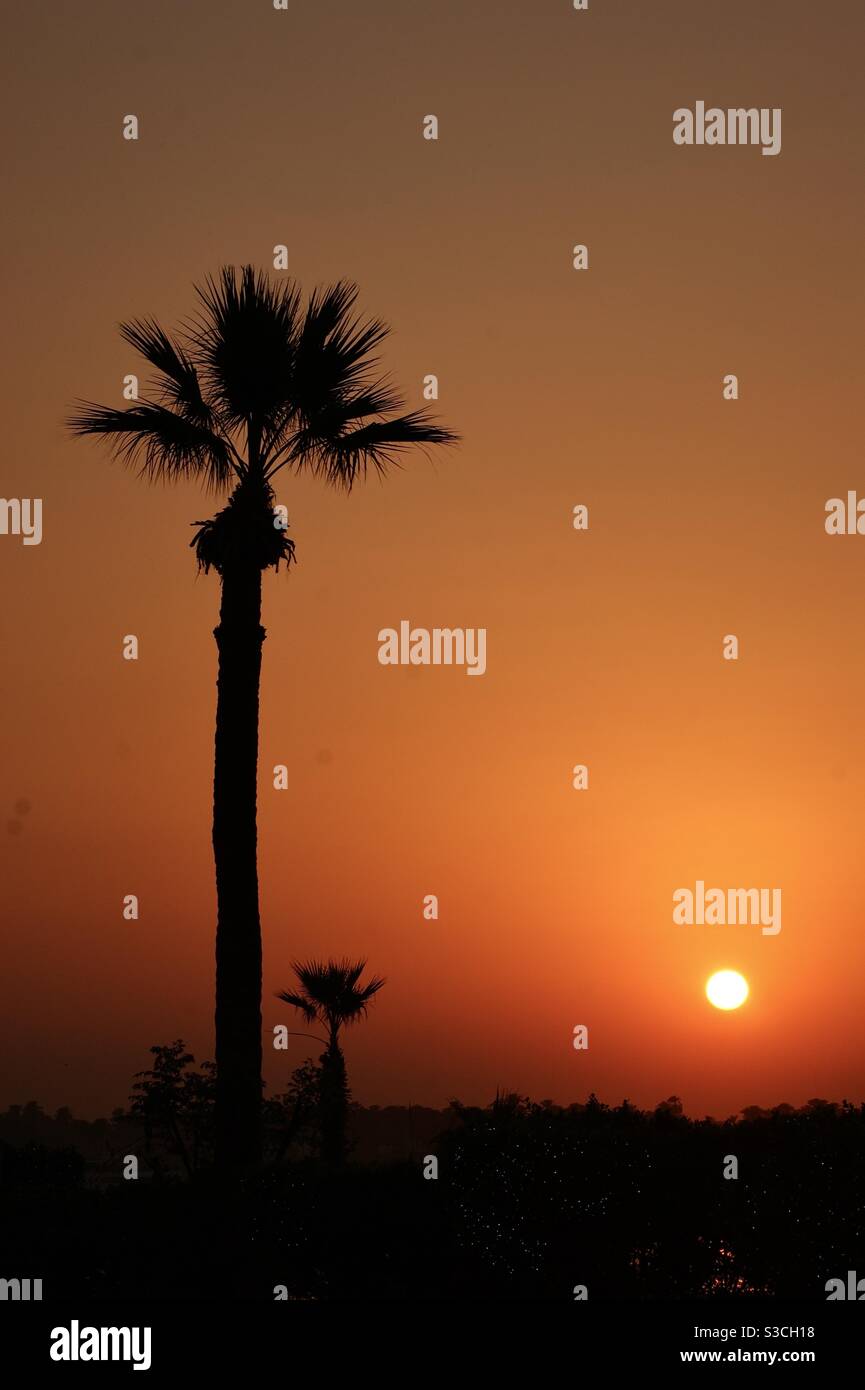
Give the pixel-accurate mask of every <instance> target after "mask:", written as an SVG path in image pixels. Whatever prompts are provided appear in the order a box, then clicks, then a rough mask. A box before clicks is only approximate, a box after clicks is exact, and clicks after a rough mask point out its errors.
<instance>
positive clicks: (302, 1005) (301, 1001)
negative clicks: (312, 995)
mask: <svg viewBox="0 0 865 1390" xmlns="http://www.w3.org/2000/svg"><path fill="white" fill-rule="evenodd" d="M276 997H277V999H281V1000H282V1002H283V1004H291V1005H292V1007H293V1008H295V1009H297V1010H298V1011H299V1012H300V1013H302V1014H303V1016H304V1018H305V1019H306V1021H307V1023H314V1022H315V1019H316V1017H317V1014H316V1010H315V1007H314V1005H313V1004H311V1003H310V1001H309V1000H308V999H305V998H304V996H303V995H301V994H292V993H291V992H290V991H289V990H287V989H282V990H279V992H278V993H277V996H276Z"/></svg>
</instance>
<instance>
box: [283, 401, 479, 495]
mask: <svg viewBox="0 0 865 1390" xmlns="http://www.w3.org/2000/svg"><path fill="white" fill-rule="evenodd" d="M458 442H459V435H457V434H455V433H454V432H453V431H452V430H448V429H445V428H444V427H443V426H441V425H437V424H436V423H435V420H434V417H432V416H431V415H429V414H428V413H427V411H425V410H414V411H412V412H411V413H410V414H408V415H400V416H398V417H397V418H396V419H391V420H372V421H369V422H368V423H367V424H363V425H360V426H358V427H357V428H356V429H349V430H344V431H342V432H340V431H338V430H337V432H335V433H332V434H329V433H324V432H321V431H317V430H315V429H314V428H307V429H305V430H299V431H298V432H297V434H296V435H295V437H294V439H293V440H292V444H291V447H290V449H289V451H288V455H287V458H286V462H287V463H288V465H289V467H292V468H294V470H295V471H297V472H301V471H308V472H310V473H312V474H313V475H314V476H315V477H321V478H323V479H324V481H325V482H327V483H330V484H331V485H332V486H333V487H339V488H344V489H345V490H346V491H347V492H350V491H351V489H352V488H353V486H354V484H355V483H356V482H357V480H358V478H364V477H366V474H367V472H368V470H369V468H370V467H373V468H374V469H375V470H376V472H378V473H380V474H383V473H385V472H386V471H387V469H388V468H389V467H399V464H400V455H401V454H402V453H403V452H404V451H405V450H406V449H409V448H414V447H417V446H418V445H420V446H421V447H424V446H426V445H430V444H438V445H441V444H456V443H458Z"/></svg>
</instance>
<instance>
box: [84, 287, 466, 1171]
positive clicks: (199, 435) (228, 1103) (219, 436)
mask: <svg viewBox="0 0 865 1390" xmlns="http://www.w3.org/2000/svg"><path fill="white" fill-rule="evenodd" d="M196 294H197V296H198V311H197V313H196V315H195V316H194V317H193V318H192V319H190V320H188V321H186V322H185V323H184V324H183V325H182V326H181V328H180V329H179V330H178V331H177V332H176V333H175V334H174V335H173V336H170V335H169V334H168V333H166V332H165V331H164V329H163V328H162V327H161V326H160V325H159V324H158V323H157V322H156V321H155V320H153V319H133V320H131V321H130V322H127V323H124V324H122V325H121V326H120V333H121V336H122V337H123V339H124V341H125V342H126V343H128V344H129V345H130V347H132V348H134V349H135V350H136V351H137V352H139V353H140V354H141V355H142V356H143V357H144V359H145V360H146V361H147V363H149V365H150V366H151V367H152V368H154V369H155V376H154V378H153V380H152V382H151V383H150V385H149V389H148V391H147V393H146V396H145V397H144V398H142V399H139V400H138V401H136V402H135V403H134V404H131V405H129V406H128V407H126V408H125V409H116V408H115V407H113V406H104V405H95V404H93V403H92V402H90V401H82V402H79V403H78V407H77V409H76V411H75V413H74V414H73V415H72V417H71V418H70V420H69V422H68V423H69V426H70V428H71V430H72V431H73V433H75V434H77V435H104V436H105V437H106V439H107V440H108V441H109V443H110V444H111V446H112V449H113V452H114V454H115V456H116V457H119V458H120V459H122V460H123V461H125V462H127V463H132V464H137V465H139V469H140V474H141V476H143V477H144V478H146V479H149V480H152V481H166V480H169V481H171V480H175V479H186V478H195V479H198V480H199V481H200V482H201V483H202V484H203V485H204V487H205V488H206V489H208V490H210V491H215V492H219V491H225V490H228V489H230V490H231V495H230V497H229V499H228V503H227V505H226V506H224V507H223V508H222V510H221V511H219V512H217V514H216V516H214V517H213V518H212V519H211V520H209V521H204V522H196V523H195V525H196V526H197V527H198V530H197V531H196V534H195V536H194V538H193V541H192V542H191V544H192V545H193V546H194V547H195V551H196V555H197V558H198V563H199V566H200V567H201V568H202V569H204V571H205V572H207V571H209V570H210V569H213V570H215V571H216V573H217V574H218V575H219V578H220V581H221V585H222V600H221V606H220V613H219V624H218V626H217V627H216V628H215V630H214V636H215V638H216V645H217V650H218V677H217V703H216V746H215V765H214V778H213V853H214V859H215V862H216V893H217V927H216V1066H217V1087H216V1152H217V1162H218V1163H219V1166H220V1167H221V1168H222V1169H223V1170H224V1171H227V1172H229V1173H238V1172H241V1171H243V1170H244V1169H247V1168H248V1167H249V1166H250V1165H252V1164H254V1163H256V1162H257V1161H258V1160H259V1159H260V1157H261V1087H262V1083H261V926H260V919H259V904H258V868H257V828H256V780H257V762H258V705H259V683H260V673H261V646H262V642H263V641H264V636H265V631H264V628H263V627H262V626H261V576H262V573H263V571H265V570H267V569H278V568H279V565H280V564H281V563H282V562H283V561H284V562H285V563H286V565H289V564H290V563H291V562H292V560H294V558H295V556H294V543H293V542H292V541H291V540H290V539H289V538H288V536H287V535H286V532H285V529H284V527H282V526H281V525H280V524H279V523H280V517H279V516H278V515H275V512H274V501H275V497H274V491H273V478H274V475H275V474H276V473H278V472H279V470H280V469H282V468H287V469H289V470H294V471H296V472H301V471H305V472H308V473H310V474H312V475H313V476H315V477H317V478H320V479H321V480H322V481H323V482H324V483H327V484H330V485H331V486H333V487H337V488H342V489H345V490H348V491H350V490H351V488H352V486H353V484H354V483H355V482H356V481H357V480H358V479H359V478H362V477H365V475H366V472H367V469H368V468H369V467H372V468H374V469H375V470H376V471H377V472H379V473H384V472H385V470H386V468H387V467H388V465H390V464H394V463H396V462H398V458H399V455H400V454H401V452H402V451H403V450H404V449H406V448H408V447H410V446H412V445H421V446H423V445H431V444H449V443H453V442H455V440H456V435H454V434H452V433H451V432H450V431H449V430H446V429H443V428H441V427H440V426H438V425H436V424H434V423H433V421H432V419H431V418H430V416H429V415H428V414H427V413H426V412H425V411H423V410H415V411H412V412H410V413H409V414H400V413H399V412H400V411H401V410H402V408H403V402H402V401H401V399H400V397H399V395H398V394H397V392H396V391H395V390H394V388H393V386H392V385H391V383H390V382H389V381H388V380H387V379H384V378H382V377H380V376H379V375H378V371H377V359H376V358H375V356H374V355H373V354H374V353H375V350H376V348H377V347H378V346H379V345H380V344H381V343H382V341H383V340H384V338H385V337H386V336H387V332H388V329H387V327H386V326H385V325H384V324H383V323H381V322H380V321H379V320H377V319H376V320H364V319H361V318H360V317H358V316H356V314H355V301H356V298H357V288H356V286H354V285H351V284H348V283H345V282H340V283H338V284H336V285H333V286H331V287H330V288H328V289H323V290H315V291H314V292H313V293H312V294H311V295H310V297H309V299H308V300H307V302H306V304H305V305H304V304H303V303H302V296H301V291H300V289H299V288H298V286H297V285H296V284H295V282H294V281H291V280H288V279H286V280H280V281H279V283H277V284H275V285H274V284H271V283H270V282H269V281H268V279H267V277H266V276H265V275H263V274H262V273H260V272H258V273H257V272H256V271H255V270H254V269H253V268H252V267H251V266H244V267H243V269H242V270H241V271H240V273H239V274H238V272H237V271H236V270H235V269H234V267H230V266H229V267H225V268H223V270H222V271H221V272H220V274H219V275H218V276H217V277H216V278H215V279H214V278H208V279H207V280H206V281H205V283H204V285H203V286H198V287H196Z"/></svg>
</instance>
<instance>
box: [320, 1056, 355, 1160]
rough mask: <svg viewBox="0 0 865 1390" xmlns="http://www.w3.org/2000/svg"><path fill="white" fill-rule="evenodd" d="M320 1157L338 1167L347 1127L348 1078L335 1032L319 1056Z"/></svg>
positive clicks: (343, 1154) (345, 1152) (343, 1156)
mask: <svg viewBox="0 0 865 1390" xmlns="http://www.w3.org/2000/svg"><path fill="white" fill-rule="evenodd" d="M320 1115H321V1156H322V1158H323V1159H324V1162H325V1163H327V1164H329V1165H331V1166H332V1167H334V1168H339V1167H341V1166H342V1164H343V1163H344V1162H345V1160H346V1156H347V1145H346V1130H347V1127H348V1078H347V1076H346V1071H345V1058H344V1057H343V1055H342V1048H341V1047H340V1045H339V1042H338V1041H337V1037H336V1034H335V1033H331V1038H330V1042H329V1043H328V1046H327V1051H326V1052H324V1053H322V1057H321V1111H320Z"/></svg>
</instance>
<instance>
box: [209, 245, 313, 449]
mask: <svg viewBox="0 0 865 1390" xmlns="http://www.w3.org/2000/svg"><path fill="white" fill-rule="evenodd" d="M196 293H197V295H198V297H199V300H200V301H201V304H202V306H203V308H202V312H201V313H200V314H199V316H198V317H197V318H196V319H195V320H194V321H193V322H192V323H191V324H189V325H188V326H187V333H188V335H189V339H190V342H191V343H192V345H193V347H194V353H195V357H196V361H197V362H198V363H199V366H200V370H201V373H202V375H203V377H204V379H205V389H206V392H207V395H208V397H209V399H211V400H212V401H213V402H214V403H215V404H216V405H217V406H218V408H219V410H220V413H221V414H222V415H223V417H224V418H225V419H226V420H227V421H228V422H230V424H231V425H234V426H236V425H240V424H243V423H247V424H248V423H249V422H250V421H254V422H255V423H256V427H257V429H258V430H259V431H262V430H266V429H268V428H269V427H271V426H272V424H273V422H274V421H275V420H276V419H277V417H278V416H279V415H280V413H281V411H282V410H283V408H284V406H285V404H286V401H287V399H288V397H289V394H290V389H291V379H292V371H293V364H294V357H295V347H296V339H297V331H298V323H299V309H300V290H299V289H298V287H297V286H296V285H295V283H294V281H292V280H286V281H284V282H282V283H280V284H279V285H272V284H271V283H270V282H269V281H268V279H267V277H266V275H264V274H263V273H262V272H261V271H259V272H257V273H256V271H255V270H254V269H253V267H252V266H250V265H246V266H244V267H243V268H242V270H241V271H240V274H239V275H238V272H237V271H236V269H235V267H234V266H225V267H223V269H222V271H221V272H220V274H219V276H218V277H217V278H216V279H214V278H212V277H208V279H207V280H206V281H205V283H204V285H203V286H197V287H196Z"/></svg>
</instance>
